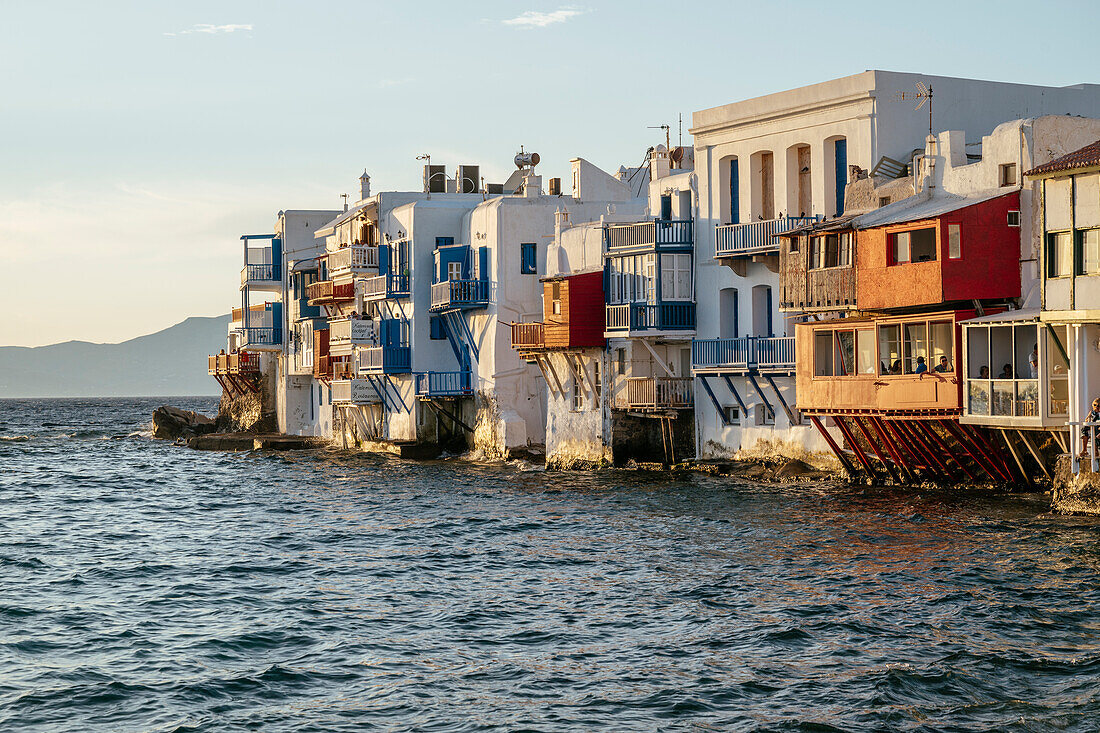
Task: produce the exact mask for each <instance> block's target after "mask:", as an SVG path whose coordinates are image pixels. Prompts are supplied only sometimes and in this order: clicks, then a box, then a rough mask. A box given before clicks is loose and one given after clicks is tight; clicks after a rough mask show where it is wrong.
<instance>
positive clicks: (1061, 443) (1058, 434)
mask: <svg viewBox="0 0 1100 733" xmlns="http://www.w3.org/2000/svg"><path fill="white" fill-rule="evenodd" d="M1050 434H1051V435H1052V436H1054V440H1055V442H1057V443H1058V447H1059V448H1061V449H1062V452H1063V453H1069V449H1068V448H1067V447H1066V439H1065V438H1064V437H1062V431H1061V430H1051V431H1050Z"/></svg>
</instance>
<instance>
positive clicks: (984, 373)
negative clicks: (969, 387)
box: [978, 366, 989, 379]
mask: <svg viewBox="0 0 1100 733" xmlns="http://www.w3.org/2000/svg"><path fill="white" fill-rule="evenodd" d="M978 379H989V367H987V366H984V367H982V368H981V369H979V370H978Z"/></svg>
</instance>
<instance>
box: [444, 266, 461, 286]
mask: <svg viewBox="0 0 1100 733" xmlns="http://www.w3.org/2000/svg"><path fill="white" fill-rule="evenodd" d="M447 279H448V280H451V281H452V282H453V281H455V280H461V279H462V263H461V262H448V263H447Z"/></svg>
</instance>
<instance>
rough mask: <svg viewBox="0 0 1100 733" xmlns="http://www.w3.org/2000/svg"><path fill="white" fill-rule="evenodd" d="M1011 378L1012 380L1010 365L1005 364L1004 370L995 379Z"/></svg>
mask: <svg viewBox="0 0 1100 733" xmlns="http://www.w3.org/2000/svg"><path fill="white" fill-rule="evenodd" d="M1012 378H1013V377H1012V365H1011V364H1005V366H1004V369H1002V370H1001V376H999V377H997V379H1012Z"/></svg>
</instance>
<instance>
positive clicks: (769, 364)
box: [691, 336, 795, 371]
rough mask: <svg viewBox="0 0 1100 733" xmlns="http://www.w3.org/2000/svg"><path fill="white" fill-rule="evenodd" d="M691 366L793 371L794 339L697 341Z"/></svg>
mask: <svg viewBox="0 0 1100 733" xmlns="http://www.w3.org/2000/svg"><path fill="white" fill-rule="evenodd" d="M691 366H692V368H693V369H712V368H715V367H726V368H732V369H750V368H751V369H761V370H764V371H777V370H786V371H791V370H793V369H794V367H795V354H794V336H741V337H738V338H724V339H695V340H694V341H692V342H691Z"/></svg>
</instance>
